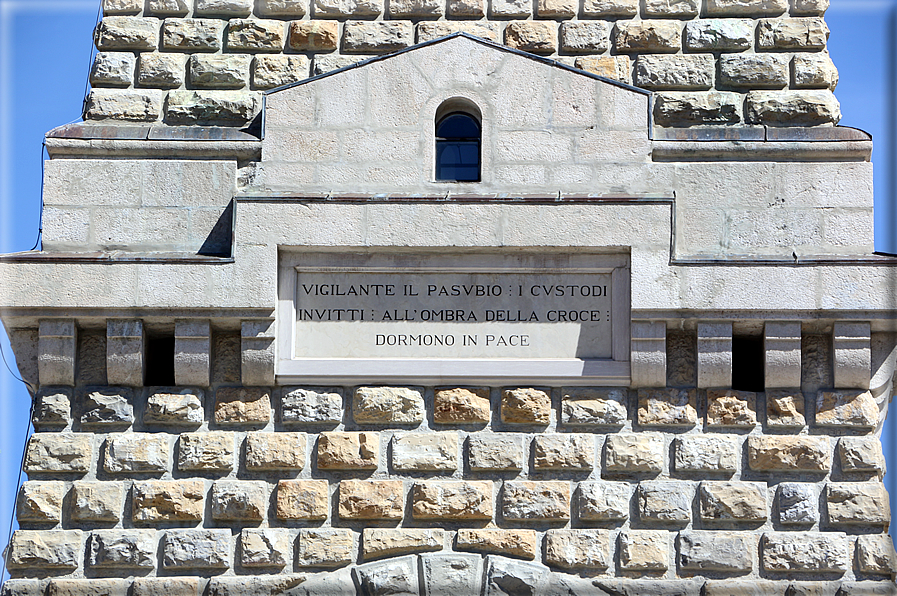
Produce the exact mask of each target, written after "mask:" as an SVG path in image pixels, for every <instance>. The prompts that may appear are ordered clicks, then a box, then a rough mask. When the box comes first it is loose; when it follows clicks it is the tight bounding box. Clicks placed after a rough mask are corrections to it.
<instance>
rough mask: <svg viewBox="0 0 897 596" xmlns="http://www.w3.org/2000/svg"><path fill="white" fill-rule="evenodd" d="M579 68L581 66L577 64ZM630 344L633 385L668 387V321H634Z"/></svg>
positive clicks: (640, 386)
mask: <svg viewBox="0 0 897 596" xmlns="http://www.w3.org/2000/svg"><path fill="white" fill-rule="evenodd" d="M562 27H563V26H562ZM562 31H563V28H562ZM577 68H581V67H580V66H577ZM630 345H631V356H630V368H631V373H630V374H631V376H632V385H631V386H632V387H638V388H643V387H666V384H667V326H666V323H664V322H651V321H633V322H632V324H631V338H630Z"/></svg>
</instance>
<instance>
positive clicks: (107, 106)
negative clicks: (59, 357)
mask: <svg viewBox="0 0 897 596" xmlns="http://www.w3.org/2000/svg"><path fill="white" fill-rule="evenodd" d="M164 99H165V98H164V95H163V94H161V93H158V92H155V91H124V90H114V91H112V90H104V89H91V91H90V93H89V94H88V96H87V108H86V110H85V112H84V117H85V119H86V120H124V121H129V122H151V121H154V120H158V119H159V115H160V114H161V113H162V101H163V100H164ZM52 382H53V383H58V382H59V381H58V380H54V381H52Z"/></svg>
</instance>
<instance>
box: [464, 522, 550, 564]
mask: <svg viewBox="0 0 897 596" xmlns="http://www.w3.org/2000/svg"><path fill="white" fill-rule="evenodd" d="M455 548H456V549H457V550H461V551H472V552H478V553H495V554H500V555H507V556H509V557H519V558H521V559H535V558H536V549H537V541H536V532H535V531H534V530H492V529H488V530H458V535H457V538H456V542H455Z"/></svg>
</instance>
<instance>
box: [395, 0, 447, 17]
mask: <svg viewBox="0 0 897 596" xmlns="http://www.w3.org/2000/svg"><path fill="white" fill-rule="evenodd" d="M444 7H445V3H444V2H437V1H436V0H396V1H394V2H389V16H390V17H392V18H397V19H400V18H409V19H411V18H433V17H440V16H442V13H443V9H444Z"/></svg>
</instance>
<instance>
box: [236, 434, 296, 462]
mask: <svg viewBox="0 0 897 596" xmlns="http://www.w3.org/2000/svg"><path fill="white" fill-rule="evenodd" d="M245 462H246V469H247V470H250V471H264V470H301V469H302V468H303V467H305V434H304V433H285V432H276V433H270V432H253V433H248V434H247V435H246V459H245Z"/></svg>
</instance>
